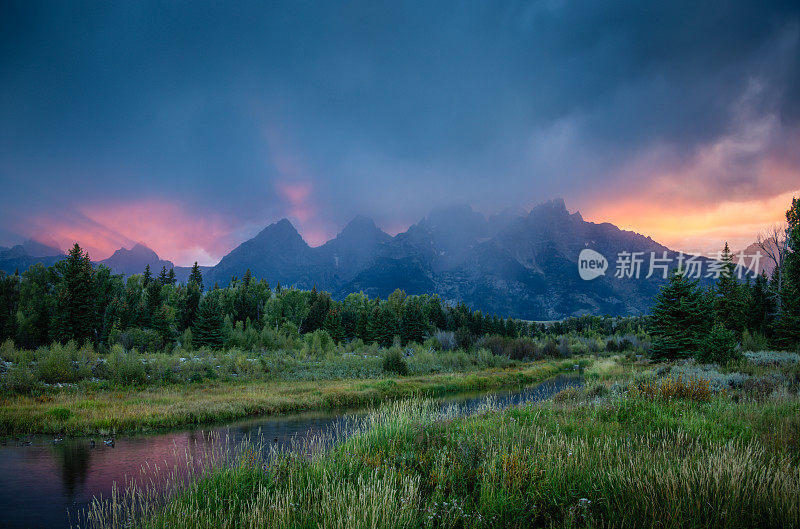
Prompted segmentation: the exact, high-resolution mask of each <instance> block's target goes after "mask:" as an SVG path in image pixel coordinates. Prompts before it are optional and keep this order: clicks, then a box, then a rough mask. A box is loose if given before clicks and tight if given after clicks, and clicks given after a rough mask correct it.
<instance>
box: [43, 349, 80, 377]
mask: <svg viewBox="0 0 800 529" xmlns="http://www.w3.org/2000/svg"><path fill="white" fill-rule="evenodd" d="M74 348H75V342H69V343H68V344H67V345H61V344H60V343H54V344H53V345H51V346H50V347H40V348H39V349H38V350H37V351H36V360H37V363H36V371H37V373H38V375H39V378H40V379H41V380H42V381H44V382H46V383H48V384H58V383H61V382H75V381H76V380H77V379H78V372H77V370H76V369H75V367H74V366H73V364H72V356H73V354H72V353H73V352H74Z"/></svg>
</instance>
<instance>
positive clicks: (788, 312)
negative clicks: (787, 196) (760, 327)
mask: <svg viewBox="0 0 800 529" xmlns="http://www.w3.org/2000/svg"><path fill="white" fill-rule="evenodd" d="M786 221H787V224H788V231H787V242H788V247H789V252H788V254H787V255H786V260H785V263H784V281H783V285H782V291H781V292H780V293H779V295H780V297H781V309H782V310H781V313H780V314H779V315H778V321H777V322H776V331H777V341H778V345H779V346H781V347H783V348H786V349H791V350H795V349H798V348H800V199H797V198H793V199H792V205H791V207H790V208H789V210H788V211H787V212H786Z"/></svg>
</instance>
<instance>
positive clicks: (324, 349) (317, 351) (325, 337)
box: [303, 329, 336, 357]
mask: <svg viewBox="0 0 800 529" xmlns="http://www.w3.org/2000/svg"><path fill="white" fill-rule="evenodd" d="M335 346H336V344H335V343H334V341H333V338H331V335H330V334H328V332H327V331H324V330H322V329H317V330H316V331H314V332H309V333H306V334H305V335H304V336H303V349H304V350H305V352H306V353H307V354H310V355H313V356H317V357H321V356H324V355H326V354H328V353H330V352H332V351H333V349H334V347H335Z"/></svg>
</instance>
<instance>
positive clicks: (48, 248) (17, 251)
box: [0, 239, 64, 259]
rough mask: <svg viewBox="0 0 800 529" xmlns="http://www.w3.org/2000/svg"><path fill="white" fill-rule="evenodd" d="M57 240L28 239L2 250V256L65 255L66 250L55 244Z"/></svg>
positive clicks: (6, 257)
mask: <svg viewBox="0 0 800 529" xmlns="http://www.w3.org/2000/svg"><path fill="white" fill-rule="evenodd" d="M55 244H56V243H55V242H52V243H44V242H40V241H37V240H34V239H28V240H26V241H25V242H23V243H22V244H17V245H16V246H12V247H11V248H7V249H5V250H3V251H2V252H0V258H2V259H13V258H18V257H33V258H40V257H55V256H60V255H63V254H64V252H63V251H62V250H60V249H59V248H58V247H57V246H55Z"/></svg>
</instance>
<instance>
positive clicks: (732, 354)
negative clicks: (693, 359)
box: [697, 323, 742, 364]
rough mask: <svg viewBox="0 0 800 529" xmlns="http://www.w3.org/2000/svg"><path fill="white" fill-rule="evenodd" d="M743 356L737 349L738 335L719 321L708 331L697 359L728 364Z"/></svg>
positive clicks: (708, 362)
mask: <svg viewBox="0 0 800 529" xmlns="http://www.w3.org/2000/svg"><path fill="white" fill-rule="evenodd" d="M741 358H742V353H741V352H739V350H738V349H737V343H736V335H735V334H734V333H733V331H729V330H728V329H726V328H725V327H723V326H722V324H721V323H717V324H715V325H714V327H713V328H712V329H711V332H709V333H708V337H707V338H706V340H705V342H704V343H703V346H702V347H701V348H700V350H699V351H697V361H698V362H703V363H707V364H710V363H717V364H727V363H728V362H730V361H732V360H739V359H741Z"/></svg>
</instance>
